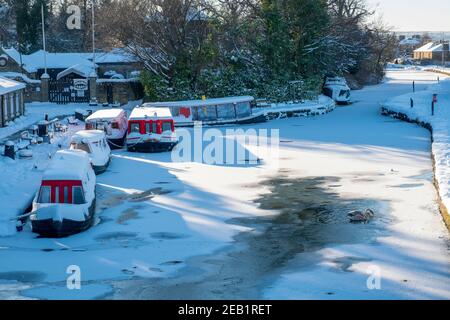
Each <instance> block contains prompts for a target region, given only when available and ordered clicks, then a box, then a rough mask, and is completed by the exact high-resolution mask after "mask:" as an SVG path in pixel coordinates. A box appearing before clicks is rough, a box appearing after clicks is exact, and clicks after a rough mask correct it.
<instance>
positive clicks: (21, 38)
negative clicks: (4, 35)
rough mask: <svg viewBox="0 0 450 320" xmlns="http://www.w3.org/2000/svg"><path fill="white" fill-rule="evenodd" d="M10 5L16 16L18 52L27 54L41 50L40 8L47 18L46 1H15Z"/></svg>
mask: <svg viewBox="0 0 450 320" xmlns="http://www.w3.org/2000/svg"><path fill="white" fill-rule="evenodd" d="M12 5H13V8H14V12H15V15H16V28H17V38H18V39H17V40H18V44H19V50H20V51H21V52H22V53H24V54H29V53H32V52H34V51H36V50H38V49H41V48H42V44H41V43H40V41H41V32H42V22H41V20H42V18H41V17H42V16H41V6H42V5H44V15H45V16H46V17H47V16H48V14H49V12H48V0H35V1H32V0H15V1H13V2H12Z"/></svg>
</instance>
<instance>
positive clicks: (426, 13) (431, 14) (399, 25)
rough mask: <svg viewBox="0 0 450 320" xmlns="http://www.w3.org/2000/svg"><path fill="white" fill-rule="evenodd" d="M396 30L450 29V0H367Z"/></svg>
mask: <svg viewBox="0 0 450 320" xmlns="http://www.w3.org/2000/svg"><path fill="white" fill-rule="evenodd" d="M367 2H368V3H369V4H370V5H371V6H376V5H377V4H378V10H377V14H380V13H381V14H382V17H383V20H384V21H385V22H386V23H387V24H388V25H389V26H391V27H393V28H394V30H396V31H450V0H367Z"/></svg>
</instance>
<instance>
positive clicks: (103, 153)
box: [70, 130, 111, 174]
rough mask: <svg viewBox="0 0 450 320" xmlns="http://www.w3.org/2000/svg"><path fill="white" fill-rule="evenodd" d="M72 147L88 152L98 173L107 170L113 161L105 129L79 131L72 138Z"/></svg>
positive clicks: (72, 148)
mask: <svg viewBox="0 0 450 320" xmlns="http://www.w3.org/2000/svg"><path fill="white" fill-rule="evenodd" d="M70 149H71V150H82V151H84V152H86V153H87V154H88V155H89V158H90V160H91V163H92V166H93V168H94V171H95V173H96V174H101V173H103V172H105V171H106V169H107V168H108V165H109V163H110V161H111V149H110V147H109V145H108V143H107V141H106V134H105V132H104V131H100V130H84V131H78V132H77V133H75V134H74V135H73V136H72V138H71V141H70Z"/></svg>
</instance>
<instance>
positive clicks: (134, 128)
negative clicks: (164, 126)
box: [130, 122, 141, 133]
mask: <svg viewBox="0 0 450 320" xmlns="http://www.w3.org/2000/svg"><path fill="white" fill-rule="evenodd" d="M140 128H141V124H140V123H136V122H134V123H131V124H130V132H137V133H139V132H140Z"/></svg>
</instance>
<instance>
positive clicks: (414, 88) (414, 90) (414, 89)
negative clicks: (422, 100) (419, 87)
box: [412, 81, 416, 92]
mask: <svg viewBox="0 0 450 320" xmlns="http://www.w3.org/2000/svg"><path fill="white" fill-rule="evenodd" d="M412 86H413V92H416V82H415V81H413V84H412Z"/></svg>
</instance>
